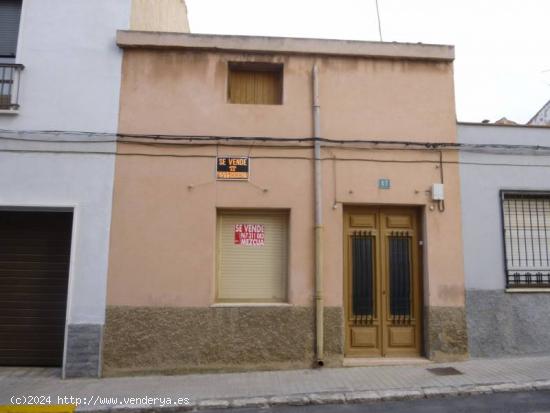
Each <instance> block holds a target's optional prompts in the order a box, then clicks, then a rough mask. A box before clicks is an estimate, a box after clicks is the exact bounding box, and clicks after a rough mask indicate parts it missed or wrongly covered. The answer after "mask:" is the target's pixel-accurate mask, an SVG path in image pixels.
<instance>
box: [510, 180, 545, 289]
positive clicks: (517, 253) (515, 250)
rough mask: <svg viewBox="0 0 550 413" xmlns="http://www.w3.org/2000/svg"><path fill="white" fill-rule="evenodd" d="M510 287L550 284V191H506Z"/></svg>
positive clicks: (532, 286)
mask: <svg viewBox="0 0 550 413" xmlns="http://www.w3.org/2000/svg"><path fill="white" fill-rule="evenodd" d="M502 218H503V224H504V228H503V229H504V231H503V232H504V249H505V255H506V258H505V259H506V262H505V264H506V287H507V288H540V287H545V288H548V287H550V193H526V192H508V191H506V192H502Z"/></svg>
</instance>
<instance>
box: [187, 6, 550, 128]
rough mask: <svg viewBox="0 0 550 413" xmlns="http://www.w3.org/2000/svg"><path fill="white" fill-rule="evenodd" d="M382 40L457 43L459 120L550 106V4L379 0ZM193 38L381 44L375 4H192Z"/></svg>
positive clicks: (512, 115)
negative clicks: (203, 35)
mask: <svg viewBox="0 0 550 413" xmlns="http://www.w3.org/2000/svg"><path fill="white" fill-rule="evenodd" d="M379 4H380V12H381V19H382V31H383V33H382V34H383V37H384V41H399V42H413V43H416V42H423V43H438V44H452V45H455V47H456V61H455V85H456V102H457V116H458V119H459V120H460V121H472V122H479V121H481V120H483V119H490V120H491V121H495V120H497V119H499V118H500V117H502V116H506V117H507V118H509V119H512V120H514V121H516V122H519V123H525V122H527V121H528V120H529V119H530V118H531V116H533V115H534V114H535V113H536V112H537V111H538V110H539V109H540V107H541V106H542V105H543V104H544V103H546V102H547V101H548V100H550V0H460V1H459V0H379ZM187 5H188V8H189V19H190V24H191V30H192V31H193V32H195V33H220V34H243V35H263V36H291V37H319V38H335V39H357V40H378V24H377V20H376V8H375V0H338V1H336V0H187Z"/></svg>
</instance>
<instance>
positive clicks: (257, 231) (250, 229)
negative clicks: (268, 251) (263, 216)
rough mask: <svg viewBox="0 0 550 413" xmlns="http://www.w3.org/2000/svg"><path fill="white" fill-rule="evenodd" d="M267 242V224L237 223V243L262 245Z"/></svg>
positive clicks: (254, 245)
mask: <svg viewBox="0 0 550 413" xmlns="http://www.w3.org/2000/svg"><path fill="white" fill-rule="evenodd" d="M264 243H265V226H264V225H262V224H237V225H235V245H244V246H253V247H261V246H263V245H264Z"/></svg>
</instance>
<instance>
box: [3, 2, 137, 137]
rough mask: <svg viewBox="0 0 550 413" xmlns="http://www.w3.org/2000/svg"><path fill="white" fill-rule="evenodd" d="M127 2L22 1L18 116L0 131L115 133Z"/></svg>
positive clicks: (6, 119) (7, 119)
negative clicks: (120, 45) (121, 37)
mask: <svg viewBox="0 0 550 413" xmlns="http://www.w3.org/2000/svg"><path fill="white" fill-rule="evenodd" d="M130 10H131V1H130V0H70V1H67V0H23V10H22V14H21V24H20V28H19V42H18V46H17V58H16V62H17V63H21V64H23V65H25V70H24V71H23V74H22V79H21V91H20V92H21V95H20V102H19V103H20V105H21V107H20V110H19V115H17V116H2V117H0V129H32V130H36V129H48V130H86V131H96V132H114V131H116V128H117V122H118V105H119V92H120V77H121V63H122V50H120V49H119V48H118V47H117V45H116V42H115V37H116V30H117V29H127V28H129V24H130Z"/></svg>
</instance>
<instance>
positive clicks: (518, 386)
mask: <svg viewBox="0 0 550 413" xmlns="http://www.w3.org/2000/svg"><path fill="white" fill-rule="evenodd" d="M536 390H550V380H538V381H533V382H526V383H513V382H508V383H496V384H479V385H463V386H446V387H424V388H419V389H384V390H363V391H351V392H341V391H340V392H322V393H309V394H291V395H286V396H270V397H246V398H232V399H207V400H198V401H195V402H191V403H190V404H187V405H183V406H164V407H160V406H104V407H100V408H93V409H89V408H86V407H82V408H77V409H76V412H82V413H179V412H189V411H203V410H226V409H230V408H235V409H237V408H239V409H243V408H268V407H279V406H306V405H323V404H358V403H375V402H382V401H405V400H419V399H433V398H443V397H457V396H474V395H480V394H490V393H512V392H524V391H536Z"/></svg>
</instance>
